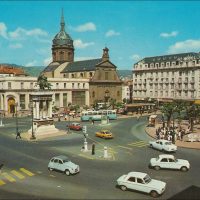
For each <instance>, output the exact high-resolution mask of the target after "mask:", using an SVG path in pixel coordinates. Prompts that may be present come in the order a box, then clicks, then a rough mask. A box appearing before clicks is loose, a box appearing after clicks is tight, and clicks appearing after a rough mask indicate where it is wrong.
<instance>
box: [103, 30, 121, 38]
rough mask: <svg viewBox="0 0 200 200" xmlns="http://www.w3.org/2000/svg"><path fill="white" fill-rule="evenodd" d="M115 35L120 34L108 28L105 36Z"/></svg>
mask: <svg viewBox="0 0 200 200" xmlns="http://www.w3.org/2000/svg"><path fill="white" fill-rule="evenodd" d="M117 35H120V33H119V32H116V31H114V30H109V31H108V32H106V34H105V36H106V37H111V36H117Z"/></svg>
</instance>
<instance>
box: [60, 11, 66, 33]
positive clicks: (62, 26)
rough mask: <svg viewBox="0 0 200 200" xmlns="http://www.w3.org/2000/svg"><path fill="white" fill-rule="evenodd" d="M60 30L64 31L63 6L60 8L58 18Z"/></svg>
mask: <svg viewBox="0 0 200 200" xmlns="http://www.w3.org/2000/svg"><path fill="white" fill-rule="evenodd" d="M60 31H65V20H64V13H63V8H62V13H61V20H60Z"/></svg>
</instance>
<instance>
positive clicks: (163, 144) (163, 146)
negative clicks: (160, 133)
mask: <svg viewBox="0 0 200 200" xmlns="http://www.w3.org/2000/svg"><path fill="white" fill-rule="evenodd" d="M149 146H150V147H151V148H154V149H158V150H161V151H166V152H175V151H177V146H176V145H174V144H172V142H171V141H168V140H156V141H150V142H149Z"/></svg>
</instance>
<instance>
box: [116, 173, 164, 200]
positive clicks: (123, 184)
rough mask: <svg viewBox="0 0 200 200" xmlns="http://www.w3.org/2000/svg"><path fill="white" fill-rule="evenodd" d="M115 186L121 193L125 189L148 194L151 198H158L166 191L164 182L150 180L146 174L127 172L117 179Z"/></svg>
mask: <svg viewBox="0 0 200 200" xmlns="http://www.w3.org/2000/svg"><path fill="white" fill-rule="evenodd" d="M117 186H119V187H120V188H121V190H123V191H125V190H127V189H132V190H137V191H140V192H144V193H148V194H150V195H151V196H152V197H158V196H159V195H161V194H162V193H163V192H164V191H165V189H166V183H165V182H162V181H159V180H155V179H151V178H150V176H149V175H148V174H146V173H142V172H129V173H128V174H126V175H122V176H121V177H119V178H118V179H117Z"/></svg>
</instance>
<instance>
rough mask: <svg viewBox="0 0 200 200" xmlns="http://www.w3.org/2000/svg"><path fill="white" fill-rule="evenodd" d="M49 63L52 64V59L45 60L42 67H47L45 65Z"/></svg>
mask: <svg viewBox="0 0 200 200" xmlns="http://www.w3.org/2000/svg"><path fill="white" fill-rule="evenodd" d="M51 62H52V57H49V58H45V59H44V61H43V65H44V66H47V65H49V64H50V63H51Z"/></svg>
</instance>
